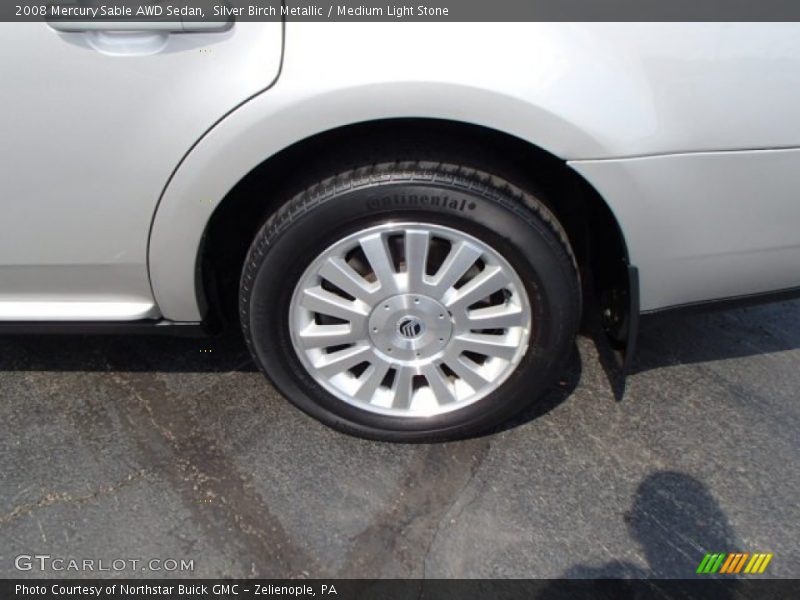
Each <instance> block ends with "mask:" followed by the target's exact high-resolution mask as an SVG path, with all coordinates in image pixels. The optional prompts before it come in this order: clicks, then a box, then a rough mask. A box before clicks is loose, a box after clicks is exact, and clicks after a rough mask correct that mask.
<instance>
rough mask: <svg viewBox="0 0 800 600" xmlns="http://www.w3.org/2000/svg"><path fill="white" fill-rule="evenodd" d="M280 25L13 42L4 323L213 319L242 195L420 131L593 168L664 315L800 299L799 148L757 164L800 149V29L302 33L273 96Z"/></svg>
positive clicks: (588, 27) (3, 69)
mask: <svg viewBox="0 0 800 600" xmlns="http://www.w3.org/2000/svg"><path fill="white" fill-rule="evenodd" d="M280 27H281V24H280V23H248V24H242V23H237V24H236V25H235V26H234V27H233V28H232V29H231V30H230V31H228V32H226V33H209V34H192V35H187V36H181V35H174V36H170V38H169V44H170V45H169V46H168V47H166V48H163V49H161V50H159V51H158V52H153V53H151V54H148V55H142V56H118V55H114V53H113V52H109V51H106V52H100V51H98V50H97V47H96V44H94V45H93V44H92V39H90V38H88V37H87V36H84V35H83V34H56V33H55V32H53V31H51V30H50V29H48V28H47V26H46V25H44V24H13V25H10V24H6V25H3V26H2V28H3V29H0V47H5V46H6V45H7V46H8V49H7V52H5V54H6V55H7V56H8V55H13V56H14V58H13V59H9V58H6V59H4V60H3V62H2V66H0V74H2V75H3V76H4V91H3V94H2V96H0V98H2V100H0V106H2V108H4V109H5V111H6V114H15V115H18V118H17V119H16V120H13V121H12V120H9V121H7V122H4V123H3V125H0V128H2V134H3V140H15V141H17V140H18V142H17V146H16V148H14V147H13V144H12V145H11V146H6V145H5V144H6V143H8V142H5V143H4V146H3V156H4V158H5V160H4V161H3V162H2V163H0V164H2V167H0V169H2V173H0V175H2V176H3V179H0V181H3V184H2V197H3V203H4V209H3V210H4V215H3V216H4V219H3V221H2V222H0V234H2V235H0V281H2V282H3V283H2V284H1V285H0V320H2V319H12V320H13V319H18V320H31V319H36V318H63V319H71V318H74V319H79V318H80V319H82V320H87V319H98V320H103V319H108V318H110V315H111V314H112V313H113V314H116V315H119V313H120V312H125V311H127V313H126V314H123V315H122V316H117V317H115V318H118V319H123V318H130V319H133V318H142V317H145V316H146V317H158V316H160V315H163V316H164V317H165V318H167V319H171V320H174V321H199V320H201V319H202V318H203V317H204V309H203V306H202V295H201V294H198V289H199V285H198V284H199V271H198V255H199V249H200V247H201V245H202V239H203V234H204V232H205V229H206V227H207V224H208V221H209V219H210V217H211V216H212V215H213V213H214V211H215V209H216V208H217V207H218V206H219V204H220V203H221V202H222V201H223V200H224V198H225V196H226V194H227V193H228V192H229V191H230V190H231V189H233V187H234V186H235V185H236V183H237V182H239V181H240V180H241V179H242V178H243V177H244V176H245V175H246V174H247V173H249V172H250V171H251V170H252V169H253V168H255V167H256V166H258V165H259V164H260V163H262V162H263V161H265V160H267V159H269V158H270V157H272V156H274V155H275V154H277V153H278V152H280V151H281V150H283V149H285V148H287V147H289V146H291V145H293V144H295V143H298V142H300V141H302V140H304V139H307V138H309V137H311V136H313V135H315V134H317V133H320V132H322V131H326V130H330V129H334V128H339V127H343V126H347V125H351V124H355V123H359V122H364V121H371V120H380V119H391V118H408V117H417V118H432V119H446V120H452V121H458V122H465V123H471V124H477V125H481V126H484V127H487V128H491V129H494V130H497V131H501V132H504V133H508V134H510V135H513V136H515V137H518V138H520V139H523V140H525V141H527V142H530V143H531V144H533V145H535V146H538V147H540V148H543V149H544V150H546V151H548V152H550V153H552V154H553V155H555V156H557V157H559V158H561V159H564V160H567V161H570V164H571V165H572V166H573V168H574V169H575V170H576V171H577V172H579V173H580V174H581V175H582V176H584V177H585V178H586V179H587V180H588V181H589V182H590V183H591V184H592V185H594V186H595V187H596V188H597V189H598V190H599V191H600V193H601V195H602V196H603V198H604V200H605V201H606V202H607V203H608V205H609V206H610V208H611V210H612V212H613V213H614V214H615V215H616V217H617V219H618V221H619V223H620V224H621V227H622V231H623V235H624V236H625V238H626V241H627V242H628V246H629V248H628V249H629V258H630V261H631V263H632V264H633V265H636V266H637V267H638V268H639V273H640V277H641V279H642V282H643V283H642V290H641V298H640V300H641V305H642V307H643V309H645V310H654V309H657V308H662V307H665V306H669V305H673V304H683V303H686V302H694V301H701V300H709V299H713V298H714V297H718V296H717V295H719V294H724V295H726V296H727V295H741V294H748V293H753V292H754V291H763V290H765V289H766V288H767V287H769V286H778V285H780V286H781V287H788V286H784V283H791V282H792V281H795V285H798V284H800V281H798V280H797V274H796V269H795V268H794V267H793V265H792V264H791V262H792V259H793V258H794V257H795V256H796V251H795V248H796V240H795V238H794V237H793V235H792V233H791V232H790V231H789V228H790V226H791V224H792V223H797V212H796V208H795V207H796V205H797V203H796V202H795V201H794V199H793V195H792V192H793V190H796V188H797V178H796V177H794V173H796V171H797V167H798V166H800V164H798V163H797V161H798V154H797V152H795V151H785V152H782V153H775V154H773V153H760V152H752V151H753V150H757V149H767V148H793V147H800V111H797V109H796V107H797V106H798V100H800V36H799V35H797V34H798V32H800V26H798V25H797V24H791V23H638V24H635V23H622V24H620V23H618V24H613V23H414V24H411V23H369V24H367V23H336V24H331V23H289V24H287V35H286V39H285V44H286V46H285V52H284V59H285V62H284V65H283V69H282V71H281V76H280V77H279V78H278V79H277V81H274V80H275V77H276V75H277V73H278V72H279V69H280V58H281V54H280V47H279V44H280V41H281V38H280ZM95 41H96V40H95ZM106 50H108V48H106ZM21 59H26V60H27V62H26V60H21ZM273 83H274V85H273ZM265 90H268V91H265ZM259 92H263V93H259ZM53 97H54V98H55V99H56V100H59V101H60V103H53V102H52V101H51V98H53ZM244 100H247V101H244ZM240 103H241V105H239V104H240ZM234 108H235V110H233V109H234ZM720 151H723V152H720ZM706 154H708V157H707V160H705V159H703V158H702V157H703V156H705V155H706ZM650 156H653V157H656V158H654V159H652V161H650V159H647V158H639V157H650ZM751 159H752V160H753V163H752V164H750V160H751ZM43 165H46V168H47V170H42V168H43ZM734 170H736V171H738V174H736V175H735V176H734V177H732V178H729V175H730V173H731V172H732V171H734ZM748 173H749V174H750V175H751V176H753V177H755V178H756V180H758V181H762V182H763V184H764V185H763V186H761V188H760V189H761V190H762V191H761V192H760V195H759V196H758V200H757V201H756V200H754V186H753V185H751V184H752V183H753V180H750V179H747V177H746V175H747V174H748ZM771 177H778V178H779V179H778V180H776V181H771V180H770V178H771ZM725 179H728V181H721V180H725ZM268 193H269V191H268V190H265V194H268ZM159 198H160V200H159ZM698 207H699V208H698ZM770 214H772V215H775V216H774V217H770V216H769V215H770ZM750 225H753V226H756V227H761V228H765V227H775V228H776V231H775V235H774V239H775V240H776V241H775V245H774V246H770V243H771V242H770V239H771V238H770V235H771V234H770V232H769V231H767V230H764V231H761V232H758V233H755V234H753V233H752V232H750V233H747V232H748V227H749V226H750ZM652 228H655V230H653V229H652ZM148 233H149V234H150V239H149V246H148ZM703 235H708V236H709V237H710V239H708V240H702V239H700V238H701V237H702V236H703ZM673 242H674V243H676V244H682V248H678V249H675V248H671V247H670V246H669V244H671V243H673ZM737 253H738V254H737ZM726 254H730V255H731V256H730V257H726V256H725V255H726ZM736 256H739V257H740V258H739V260H737V259H736ZM723 274H724V278H726V281H721V280H722V279H723V277H722V276H723ZM151 289H152V295H151ZM3 302H8V303H9V304H7V305H6V307H7V310H6V312H5V313H4V312H3V309H2V304H3ZM42 302H45V303H46V302H52V303H60V304H61V306H62V308H63V307H64V306H66V305H67V304H69V303H76V304H75V305H73V308H74V309H75V311H76V314H72V315H71V314H69V313H68V312H62V313H60V314H59V312H58V310H56V309H57V308H58V307H57V306H56V304H52V305H51V308H52V307H56V308H54V309H53V310H43V307H42V306H41V303H42ZM10 303H15V304H14V306H13V307H12V306H11V304H10ZM80 303H84V306H83V307H80V306H78V304H80ZM93 303H94V304H93ZM97 303H99V304H112V305H114V306H105V307H101V306H98V304H97ZM22 305H27V309H26V307H25V306H22ZM123 305H124V306H126V307H127V308H126V309H125V310H123V311H120V310H117V309H118V308H121V307H123ZM92 306H96V307H97V312H96V313H95V314H94V316H92V315H91V314H87V313H89V312H91V307H92ZM101 308H102V309H103V310H101ZM111 309H113V310H111ZM26 310H27V313H26ZM15 315H16V316H15ZM37 315H38V316H37Z"/></svg>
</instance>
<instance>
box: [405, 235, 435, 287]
mask: <svg viewBox="0 0 800 600" xmlns="http://www.w3.org/2000/svg"><path fill="white" fill-rule="evenodd" d="M430 238H431V236H430V234H429V233H428V232H427V231H420V230H416V229H411V230H408V231H406V239H405V252H406V273H407V275H408V291H409V292H418V291H422V288H423V285H424V280H425V265H426V264H427V262H428V247H429V245H430Z"/></svg>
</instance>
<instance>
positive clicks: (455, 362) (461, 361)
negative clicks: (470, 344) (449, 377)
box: [445, 356, 489, 390]
mask: <svg viewBox="0 0 800 600" xmlns="http://www.w3.org/2000/svg"><path fill="white" fill-rule="evenodd" d="M445 364H446V365H447V366H448V367H450V369H451V370H452V371H453V373H455V374H456V375H457V376H458V377H459V379H462V380H463V381H464V383H466V384H467V385H468V386H469V387H471V388H472V389H473V390H479V389H481V388H482V387H483V386H485V385H486V384H487V383H489V380H488V379H486V378H485V377H484V376H483V375H482V374H481V372H480V365H478V364H477V363H476V362H475V361H472V360H470V359H468V358H467V357H465V356H457V357H455V358H453V359H450V360H447V361H446V363H445Z"/></svg>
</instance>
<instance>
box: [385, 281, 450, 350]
mask: <svg viewBox="0 0 800 600" xmlns="http://www.w3.org/2000/svg"><path fill="white" fill-rule="evenodd" d="M452 335H453V321H452V317H451V315H450V313H449V312H448V311H447V309H446V308H445V307H444V305H443V304H441V303H440V302H438V301H436V300H434V299H433V298H431V297H429V296H425V295H423V294H399V295H396V296H392V297H390V298H387V299H386V300H384V301H383V302H380V303H379V304H378V305H377V306H376V307H375V308H374V309H373V310H372V313H371V314H370V317H369V337H370V340H371V341H372V344H373V346H374V348H375V349H376V350H377V351H378V352H380V353H381V354H383V355H384V358H385V359H386V360H388V361H389V362H391V363H396V364H405V363H417V364H419V363H420V362H423V363H424V362H430V361H431V360H433V359H434V358H436V357H437V356H438V355H440V354H441V352H442V351H443V350H444V349H445V348H446V347H447V344H448V343H449V342H450V338H451V337H452Z"/></svg>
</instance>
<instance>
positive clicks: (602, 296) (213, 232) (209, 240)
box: [200, 119, 636, 343]
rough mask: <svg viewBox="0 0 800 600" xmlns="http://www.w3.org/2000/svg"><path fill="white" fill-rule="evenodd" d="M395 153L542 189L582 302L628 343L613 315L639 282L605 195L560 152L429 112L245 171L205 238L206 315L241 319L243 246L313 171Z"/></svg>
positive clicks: (307, 143)
mask: <svg viewBox="0 0 800 600" xmlns="http://www.w3.org/2000/svg"><path fill="white" fill-rule="evenodd" d="M393 160H434V161H437V160H438V161H446V162H452V163H456V164H459V163H461V164H465V165H469V166H471V167H474V168H477V169H480V170H483V171H487V172H491V173H494V174H496V175H498V176H500V177H502V178H504V179H506V180H507V181H509V182H510V183H512V184H514V185H517V186H518V187H521V188H523V189H528V190H530V191H532V192H534V193H536V194H537V196H538V197H539V198H540V199H541V200H542V201H543V202H545V203H546V204H547V205H548V206H549V207H550V209H551V210H552V211H553V213H554V214H555V216H556V217H557V218H558V219H559V221H560V222H561V224H562V226H563V227H564V229H565V230H566V232H567V235H568V236H569V239H570V243H571V244H572V248H573V250H574V252H575V255H576V258H577V260H578V264H579V267H580V270H581V277H582V281H583V287H584V292H585V294H584V298H585V304H586V305H591V304H594V305H595V306H597V307H599V308H602V312H603V313H605V314H606V316H607V323H606V325H607V329H609V333H611V334H612V338H617V340H618V341H620V342H622V343H624V340H625V337H626V336H627V332H626V331H613V329H615V327H614V326H613V323H614V322H616V323H617V327H616V329H620V327H621V325H620V323H623V322H625V321H627V319H626V318H625V317H627V314H622V313H624V312H625V310H626V309H627V304H626V301H625V299H627V298H629V294H630V293H631V291H633V292H634V293H636V290H630V289H629V283H628V281H629V280H628V269H627V265H628V255H627V248H626V245H625V240H624V238H623V236H622V232H621V230H620V228H619V225H618V223H617V221H616V219H615V218H614V216H613V214H612V213H611V210H610V209H609V208H608V206H607V205H606V203H605V201H604V200H603V199H602V198H601V197H600V195H599V194H598V193H597V192H596V191H595V190H594V188H592V186H591V185H589V184H588V183H587V182H586V181H585V180H584V179H583V178H582V177H581V176H580V175H579V174H578V173H576V172H575V171H573V170H572V169H570V168H569V167H568V166H567V165H566V163H565V162H564V161H563V160H561V159H559V158H557V157H555V156H553V155H552V154H550V153H548V152H546V151H545V150H542V149H541V148H538V147H536V146H534V145H532V144H530V143H528V142H526V141H524V140H521V139H519V138H516V137H513V136H511V135H508V134H505V133H501V132H498V131H495V130H492V129H487V128H484V127H480V126H476V125H471V124H466V123H459V122H451V121H439V120H432V119H391V120H384V121H374V122H367V123H360V124H355V125H349V126H346V127H342V128H339V129H334V130H331V131H327V132H324V133H321V134H318V135H316V136H313V137H311V138H308V139H305V140H303V141H300V142H298V143H296V144H294V145H292V146H290V147H289V148H286V149H285V150H283V151H281V152H280V153H278V154H276V155H275V156H273V157H271V158H268V159H267V160H265V161H264V162H263V163H261V164H260V165H259V166H258V167H256V168H255V169H253V170H252V171H251V172H250V173H249V174H248V175H246V176H245V177H244V178H243V179H242V180H241V181H240V182H239V183H238V184H237V185H236V186H235V187H234V188H233V189H232V190H231V191H230V192H229V193H228V194H227V196H226V197H225V198H224V199H223V201H222V202H221V203H220V205H219V206H218V207H217V209H216V211H215V212H214V214H213V215H212V217H211V220H210V221H209V224H208V227H207V229H206V234H205V236H204V244H203V247H202V249H201V256H200V266H201V273H202V282H201V283H202V289H201V293H202V294H203V296H204V299H205V301H206V303H207V304H208V306H209V319H210V320H212V321H215V322H220V321H221V322H222V323H231V322H236V320H237V315H238V308H237V302H238V284H239V276H240V274H241V271H242V267H243V265H244V260H245V256H246V254H247V250H248V248H249V246H250V243H251V241H252V240H253V238H254V237H255V234H256V232H257V231H258V229H259V228H260V227H261V225H262V224H263V223H264V221H265V220H266V219H267V218H268V217H269V216H270V215H271V214H272V213H273V212H274V211H275V210H277V209H278V208H279V207H280V206H281V205H282V204H283V203H284V202H285V201H287V200H288V199H289V198H291V197H292V196H293V195H294V194H296V193H298V192H300V191H302V190H303V189H304V188H305V187H307V186H308V185H309V183H312V182H314V181H315V180H317V179H322V178H324V177H326V176H330V175H331V174H333V173H337V172H340V171H344V170H347V169H349V168H352V167H355V166H359V165H363V164H364V163H365V162H368V163H373V164H375V163H379V162H388V161H393ZM620 299H622V300H620ZM601 305H602V306H601ZM585 308H586V309H588V308H589V306H585ZM584 312H587V311H586V310H585V311H584ZM612 313H613V314H612ZM609 316H611V317H613V318H612V319H611V320H610V321H609V320H608V317H609Z"/></svg>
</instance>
